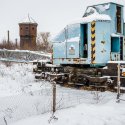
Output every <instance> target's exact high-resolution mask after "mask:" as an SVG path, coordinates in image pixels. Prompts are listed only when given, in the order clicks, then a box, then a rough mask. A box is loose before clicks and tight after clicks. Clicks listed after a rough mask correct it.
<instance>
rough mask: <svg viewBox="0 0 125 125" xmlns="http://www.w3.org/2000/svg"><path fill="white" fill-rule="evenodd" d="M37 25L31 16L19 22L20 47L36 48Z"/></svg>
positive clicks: (26, 48)
mask: <svg viewBox="0 0 125 125" xmlns="http://www.w3.org/2000/svg"><path fill="white" fill-rule="evenodd" d="M37 25H38V24H37V23H36V22H35V21H34V20H33V19H32V18H31V17H29V16H28V17H27V18H26V19H25V20H23V21H22V22H21V23H19V34H20V49H25V50H35V49H36V37H37Z"/></svg>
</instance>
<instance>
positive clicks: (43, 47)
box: [0, 32, 52, 52]
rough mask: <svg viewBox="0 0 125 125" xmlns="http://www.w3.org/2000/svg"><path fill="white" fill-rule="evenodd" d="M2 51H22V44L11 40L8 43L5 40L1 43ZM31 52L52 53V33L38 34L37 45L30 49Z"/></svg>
mask: <svg viewBox="0 0 125 125" xmlns="http://www.w3.org/2000/svg"><path fill="white" fill-rule="evenodd" d="M0 49H9V50H15V49H21V48H20V42H18V41H17V40H15V42H13V41H11V40H9V41H8V40H6V39H3V40H2V41H1V42H0ZM24 49H27V48H24ZM29 50H35V51H44V52H52V42H51V40H50V32H40V33H38V35H37V38H36V45H35V46H33V47H32V48H29Z"/></svg>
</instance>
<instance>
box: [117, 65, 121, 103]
mask: <svg viewBox="0 0 125 125" xmlns="http://www.w3.org/2000/svg"><path fill="white" fill-rule="evenodd" d="M120 84H121V81H120V63H118V79H117V102H120Z"/></svg>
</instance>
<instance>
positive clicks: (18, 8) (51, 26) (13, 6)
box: [0, 0, 123, 40]
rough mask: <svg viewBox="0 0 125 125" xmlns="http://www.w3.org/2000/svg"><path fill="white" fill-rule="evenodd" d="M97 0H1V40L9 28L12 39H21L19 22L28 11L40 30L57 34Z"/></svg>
mask: <svg viewBox="0 0 125 125" xmlns="http://www.w3.org/2000/svg"><path fill="white" fill-rule="evenodd" d="M95 1H96V2H97V0H0V18H1V19H0V40H1V39H3V38H6V36H7V30H10V35H11V39H12V40H14V39H15V38H18V40H19V35H18V34H19V30H18V23H19V22H20V21H21V20H23V18H25V17H26V16H27V15H28V13H29V14H30V16H31V17H32V18H33V19H34V20H35V21H36V22H37V23H38V32H40V31H50V32H51V33H52V34H55V33H57V32H59V31H60V30H61V29H62V28H63V27H64V26H65V25H66V24H67V23H69V22H71V21H72V20H75V19H78V18H81V17H82V15H83V14H84V11H85V9H86V6H87V5H89V4H92V3H93V2H95ZM98 1H99V0H98ZM100 1H103V0H100ZM119 1H121V0H119ZM122 1H123V0H122Z"/></svg>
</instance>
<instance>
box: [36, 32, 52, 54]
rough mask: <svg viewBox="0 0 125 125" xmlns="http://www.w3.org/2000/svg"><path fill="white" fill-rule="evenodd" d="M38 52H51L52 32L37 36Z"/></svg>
mask: <svg viewBox="0 0 125 125" xmlns="http://www.w3.org/2000/svg"><path fill="white" fill-rule="evenodd" d="M37 50H43V51H44V52H50V51H51V41H50V32H41V33H39V34H38V36H37Z"/></svg>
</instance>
